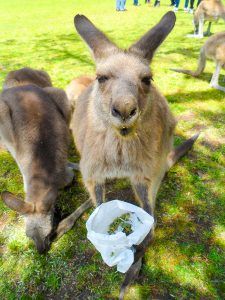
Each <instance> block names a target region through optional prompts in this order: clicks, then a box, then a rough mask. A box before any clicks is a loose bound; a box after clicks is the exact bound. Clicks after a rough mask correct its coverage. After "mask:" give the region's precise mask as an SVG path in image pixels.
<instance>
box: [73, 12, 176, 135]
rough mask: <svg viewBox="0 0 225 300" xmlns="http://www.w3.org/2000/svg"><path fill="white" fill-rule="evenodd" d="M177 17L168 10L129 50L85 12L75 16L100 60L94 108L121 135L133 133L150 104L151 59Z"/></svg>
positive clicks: (81, 32) (95, 84) (78, 27)
mask: <svg viewBox="0 0 225 300" xmlns="http://www.w3.org/2000/svg"><path fill="white" fill-rule="evenodd" d="M175 20H176V17H175V14H174V13H173V12H168V13H166V14H165V15H164V17H163V18H162V19H161V21H160V22H159V23H158V24H157V25H156V26H154V27H153V28H152V29H151V30H149V31H148V32H147V33H146V34H145V35H144V36H143V37H142V38H141V39H140V40H138V41H137V42H136V43H135V44H133V45H132V46H131V47H130V48H129V49H128V50H121V49H119V48H118V47H117V46H116V45H115V44H113V43H112V42H111V41H109V39H108V38H107V37H106V36H105V35H104V34H103V33H102V32H101V31H100V30H99V29H97V28H96V27H95V26H94V25H93V24H92V23H91V22H90V21H89V20H88V19H87V18H86V17H85V16H83V15H76V16H75V18H74V23H75V27H76V29H77V31H78V33H79V34H80V35H81V37H82V38H83V39H84V40H85V41H86V43H87V44H88V46H89V47H90V49H91V51H92V54H93V56H94V59H95V62H96V75H97V76H96V80H95V82H94V85H93V91H92V94H91V97H92V98H93V99H94V100H93V101H94V109H95V111H96V113H97V114H98V116H100V117H101V119H102V120H103V121H104V122H105V123H106V124H108V125H110V126H112V127H113V128H115V130H116V132H118V133H119V134H120V136H129V135H130V133H132V132H133V131H134V130H135V127H136V125H137V124H138V122H139V121H140V120H141V115H143V113H144V112H145V111H146V110H147V109H148V107H149V101H151V100H150V97H149V94H150V93H151V81H152V73H151V71H150V68H149V63H150V61H151V60H152V57H153V55H154V52H155V50H156V49H157V47H158V46H159V45H160V44H161V43H162V42H163V40H164V39H165V38H166V37H167V35H168V34H169V33H170V31H171V30H172V28H173V27H174V24H175Z"/></svg>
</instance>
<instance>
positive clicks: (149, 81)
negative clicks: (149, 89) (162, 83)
mask: <svg viewBox="0 0 225 300" xmlns="http://www.w3.org/2000/svg"><path fill="white" fill-rule="evenodd" d="M151 80H153V79H152V77H151V76H145V77H143V78H142V79H141V81H142V82H143V83H144V84H146V85H150V83H151Z"/></svg>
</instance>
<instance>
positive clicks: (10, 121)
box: [0, 68, 80, 253]
mask: <svg viewBox="0 0 225 300" xmlns="http://www.w3.org/2000/svg"><path fill="white" fill-rule="evenodd" d="M69 118H70V107H69V102H68V99H67V97H66V94H65V92H64V91H63V90H60V89H57V88H54V87H52V84H51V80H50V77H49V76H48V74H47V73H46V72H44V71H39V70H33V69H30V68H23V69H20V70H17V71H12V72H10V73H9V74H8V76H7V77H6V80H5V82H4V86H3V92H2V93H1V94H0V140H1V142H2V143H3V144H4V145H5V146H6V147H7V149H8V150H9V152H10V153H11V154H12V156H13V158H14V159H15V161H16V162H17V164H18V166H19V169H20V171H21V173H22V176H23V182H24V190H25V193H26V197H25V201H23V200H21V199H19V198H18V197H16V196H14V195H13V194H11V193H9V192H3V193H2V199H3V201H4V202H5V204H6V205H7V206H8V207H10V208H11V209H13V210H15V211H17V212H18V213H20V214H22V215H23V216H24V218H25V226H26V235H27V236H28V237H30V238H32V239H33V240H34V243H35V246H36V248H37V250H38V252H39V253H43V252H45V251H46V250H48V249H49V246H50V243H51V235H52V233H53V230H54V228H53V215H54V207H55V204H56V200H57V194H58V189H59V188H61V187H64V186H65V185H67V184H69V183H70V182H71V181H72V179H73V176H74V173H73V170H72V169H73V168H76V166H74V165H71V164H69V163H67V150H68V145H69V129H68V122H69ZM76 214H78V216H79V215H80V209H79V210H78V211H76V212H75V213H73V214H72V215H73V216H74V215H76ZM66 220H69V219H68V218H67V219H66ZM64 222H65V220H63V221H61V223H59V224H58V227H57V229H56V232H57V236H58V237H59V236H61V235H62V234H63V233H64V232H62V230H61V229H62V228H63V224H64ZM68 229H69V228H68Z"/></svg>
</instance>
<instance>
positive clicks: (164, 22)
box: [129, 11, 176, 61]
mask: <svg viewBox="0 0 225 300" xmlns="http://www.w3.org/2000/svg"><path fill="white" fill-rule="evenodd" d="M175 22H176V16H175V13H174V12H172V11H169V12H168V13H166V14H165V15H164V16H163V18H162V19H161V20H160V22H159V23H158V24H156V26H154V27H153V28H152V29H150V30H149V31H148V32H147V33H146V34H145V35H144V36H143V37H142V38H141V39H140V40H139V41H137V42H136V43H135V44H133V45H132V46H131V47H130V49H129V50H130V51H131V52H137V53H138V54H141V55H142V56H143V57H144V58H146V59H148V60H149V61H150V60H151V59H152V57H153V55H154V52H155V50H156V49H157V48H158V47H159V45H160V44H161V43H162V42H163V41H164V40H165V38H166V37H167V35H168V34H169V33H170V31H171V30H172V29H173V27H174V25H175Z"/></svg>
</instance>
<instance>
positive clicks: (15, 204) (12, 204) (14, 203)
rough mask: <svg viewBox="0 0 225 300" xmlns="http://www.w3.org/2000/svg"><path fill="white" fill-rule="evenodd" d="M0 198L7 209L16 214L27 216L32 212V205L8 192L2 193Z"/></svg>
mask: <svg viewBox="0 0 225 300" xmlns="http://www.w3.org/2000/svg"><path fill="white" fill-rule="evenodd" d="M1 197H2V200H3V201H4V203H5V204H6V205H7V206H8V207H9V208H11V209H13V210H15V211H17V212H18V213H21V214H28V213H32V212H33V211H34V206H33V204H32V203H28V202H25V201H23V200H21V199H19V198H17V197H15V196H14V195H13V194H11V193H9V192H2V194H1Z"/></svg>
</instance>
